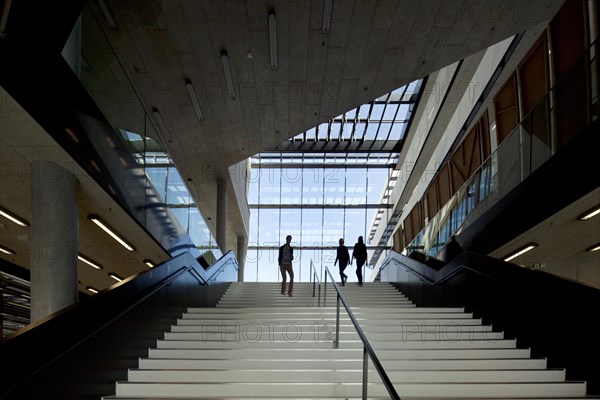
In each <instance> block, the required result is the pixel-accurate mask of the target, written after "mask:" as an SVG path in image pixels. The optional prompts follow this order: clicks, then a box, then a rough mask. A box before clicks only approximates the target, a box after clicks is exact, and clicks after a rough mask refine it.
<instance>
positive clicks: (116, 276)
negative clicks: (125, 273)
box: [108, 272, 123, 282]
mask: <svg viewBox="0 0 600 400" xmlns="http://www.w3.org/2000/svg"><path fill="white" fill-rule="evenodd" d="M108 276H110V277H111V278H113V279H114V280H115V281H117V282H122V281H123V278H121V277H120V276H119V275H117V274H115V273H114V272H111V273H110V274H108Z"/></svg>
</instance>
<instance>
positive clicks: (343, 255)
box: [333, 239, 352, 286]
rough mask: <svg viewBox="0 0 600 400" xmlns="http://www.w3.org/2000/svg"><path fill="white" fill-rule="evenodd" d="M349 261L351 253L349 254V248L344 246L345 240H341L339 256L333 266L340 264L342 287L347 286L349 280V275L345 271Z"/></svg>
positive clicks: (338, 250) (338, 249)
mask: <svg viewBox="0 0 600 400" xmlns="http://www.w3.org/2000/svg"><path fill="white" fill-rule="evenodd" d="M349 260H350V253H348V248H347V247H346V246H344V239H340V245H339V246H338V248H337V256H336V257H335V261H334V262H333V265H334V266H335V264H337V262H338V261H339V262H340V278H341V280H342V286H345V285H346V280H348V275H346V274H345V273H344V270H345V269H346V266H347V265H348V261H349ZM351 264H352V263H351Z"/></svg>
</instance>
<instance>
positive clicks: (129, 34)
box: [83, 0, 563, 248]
mask: <svg viewBox="0 0 600 400" xmlns="http://www.w3.org/2000/svg"><path fill="white" fill-rule="evenodd" d="M106 3H107V5H108V9H109V10H110V12H111V14H112V17H113V18H114V21H115V22H116V26H113V29H111V27H110V26H109V22H108V20H107V19H106V18H105V16H104V14H103V13H102V11H101V9H100V8H99V7H98V4H97V3H96V2H95V1H90V2H89V3H88V4H89V7H90V9H91V11H92V12H93V14H94V16H95V19H96V21H97V22H95V23H96V24H97V25H99V27H100V29H101V30H102V35H100V34H99V33H96V39H102V40H104V39H103V38H102V37H105V40H106V41H107V42H108V45H106V44H105V43H104V44H100V43H98V45H95V46H85V45H84V47H83V49H84V50H83V54H84V57H85V58H86V61H88V63H89V65H90V67H91V70H90V71H92V72H93V71H94V70H95V69H99V70H100V71H102V73H104V74H105V71H107V70H106V68H105V66H106V65H110V66H112V70H117V69H121V71H119V74H120V73H122V72H123V71H124V79H125V81H126V82H127V85H126V86H128V85H129V83H131V85H132V87H133V91H131V89H129V88H125V89H123V90H122V91H121V90H118V91H116V92H113V94H111V95H110V97H113V98H114V97H115V96H114V93H118V95H121V96H122V95H125V96H129V93H131V94H132V95H133V97H137V98H138V99H139V104H141V108H142V109H143V110H145V112H146V113H147V114H148V115H150V116H151V122H152V124H153V125H154V126H155V127H156V126H158V123H157V121H156V119H155V118H154V116H153V113H152V110H153V109H154V108H156V109H158V110H159V111H160V114H161V116H162V118H163V120H164V122H165V125H166V127H167V129H168V131H169V134H170V136H171V137H172V141H169V140H168V139H167V138H163V139H164V144H165V146H166V148H167V150H168V151H169V153H170V155H171V156H172V158H173V160H174V161H175V164H176V165H177V168H178V169H179V171H180V172H181V175H182V176H183V177H184V179H187V178H189V179H193V181H194V182H195V183H196V186H197V188H198V191H199V196H198V198H197V199H196V200H197V203H198V204H199V206H200V209H201V210H202V212H203V214H204V215H205V217H211V218H212V219H213V220H214V219H215V217H216V215H215V210H216V196H215V193H216V184H215V181H216V178H217V177H218V176H219V175H221V174H222V173H223V171H224V170H225V168H226V167H228V166H230V165H232V164H234V163H237V162H239V161H241V160H244V159H246V158H248V157H250V156H252V155H254V154H256V153H258V152H260V151H263V150H268V149H272V148H274V147H275V146H276V145H277V144H278V143H280V142H282V141H283V140H286V139H288V138H290V137H292V136H294V135H296V134H298V133H300V132H302V131H304V130H306V129H309V128H312V127H314V126H316V125H318V124H319V123H322V122H324V121H327V120H328V119H330V118H332V117H335V116H337V115H339V114H342V113H344V112H346V111H348V110H350V109H352V108H354V107H356V106H358V105H360V104H364V103H366V102H369V101H371V100H373V99H374V98H376V97H379V96H381V95H383V94H385V93H387V92H389V91H391V90H393V89H396V88H398V87H401V86H402V85H404V84H407V83H409V82H411V81H413V80H414V79H417V78H422V77H424V76H426V75H428V74H429V73H431V72H434V71H436V70H438V69H440V68H441V67H444V66H446V65H449V64H451V63H452V62H454V61H457V60H459V59H462V58H464V57H466V56H468V55H470V54H473V53H475V52H477V51H479V50H481V49H484V48H486V47H488V46H490V45H492V44H495V43H497V42H499V41H501V40H503V39H505V38H507V37H510V36H512V35H514V34H516V33H518V32H522V31H524V30H526V29H527V28H529V27H531V26H533V25H535V24H537V23H540V22H543V21H546V20H548V19H549V18H551V17H552V16H553V15H554V14H555V13H556V11H557V10H558V8H559V7H560V5H561V4H562V3H563V0H533V1H522V0H503V1H494V2H490V1H450V2H440V1H432V0H430V1H416V0H415V1H402V2H399V1H396V0H379V1H373V0H370V1H368V0H336V1H334V2H333V9H332V14H331V26H330V30H329V32H328V33H323V31H322V26H323V13H324V11H323V9H324V1H322V0H312V1H309V0H306V1H292V0H289V1H277V2H275V1H223V2H213V1H186V0H182V1H176V0H170V1H159V0H149V1H143V2H138V1H129V2H120V1H106ZM269 11H274V12H275V14H276V18H277V58H278V67H277V69H272V68H271V63H270V57H269V35H268V23H267V19H268V13H269ZM84 18H86V17H84ZM85 21H86V20H85V19H84V24H83V26H84V30H85V29H86V24H85ZM84 32H85V31H84ZM101 36H102V37H101ZM85 40H86V38H85V35H84V44H85ZM223 51H226V52H227V54H228V57H229V61H230V65H231V73H232V76H233V84H234V87H235V93H236V97H235V99H232V98H230V97H229V95H228V90H227V84H226V81H225V74H224V72H223V65H222V63H221V53H222V52H223ZM111 52H112V53H114V54H116V56H117V59H118V63H115V62H113V61H110V58H111V55H110V54H109V53H111ZM97 53H101V54H97ZM103 57H104V61H110V62H109V63H108V64H107V63H106V62H103ZM96 63H99V64H96ZM95 64H96V65H95ZM105 77H106V74H105ZM109 79H112V78H111V77H109ZM119 79H120V80H122V81H123V79H122V78H119ZM186 79H189V80H190V81H191V82H192V84H193V86H194V90H195V92H196V95H197V97H198V99H199V102H200V105H201V108H202V112H203V114H204V119H203V120H198V118H197V116H196V113H195V111H194V108H193V106H192V103H191V101H190V97H189V95H188V92H187V89H186V86H185V80H186ZM135 107H136V111H135V112H136V114H135V115H136V116H141V115H142V114H141V113H140V110H139V105H138V104H136V105H135ZM105 108H106V111H113V112H110V113H109V119H111V116H112V115H113V114H114V115H115V117H116V121H123V122H125V121H126V119H127V118H128V117H127V116H124V117H123V110H114V109H113V110H110V109H109V108H110V106H109V105H107V106H106V107H105ZM113 108H114V107H113ZM129 126H131V127H132V130H134V129H135V128H136V126H133V125H131V124H130V125H129ZM137 132H140V130H137ZM163 136H164V134H163ZM198 183H200V185H198ZM230 193H232V195H233V192H232V191H230ZM234 203H235V202H233V201H232V202H230V204H234ZM229 211H230V212H229V219H230V221H229V232H228V233H229V234H228V237H229V240H228V242H229V243H230V244H231V246H230V245H229V244H228V247H229V248H234V243H235V242H234V241H235V238H236V237H237V236H245V229H244V224H243V222H242V219H241V216H240V214H239V210H238V209H237V207H234V206H232V207H230V210H229Z"/></svg>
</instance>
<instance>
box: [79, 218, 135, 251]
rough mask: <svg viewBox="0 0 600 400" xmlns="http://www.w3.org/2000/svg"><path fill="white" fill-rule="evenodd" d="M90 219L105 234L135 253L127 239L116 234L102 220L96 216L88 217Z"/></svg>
mask: <svg viewBox="0 0 600 400" xmlns="http://www.w3.org/2000/svg"><path fill="white" fill-rule="evenodd" d="M88 219H89V220H90V221H92V222H93V223H95V224H96V225H98V226H99V227H100V228H101V229H102V230H103V231H104V232H106V233H108V234H109V235H110V236H111V237H112V238H113V239H115V240H116V241H117V242H119V243H120V244H121V246H123V247H125V248H126V249H127V250H129V251H135V248H134V247H133V246H132V245H131V244H129V243H128V242H127V241H126V240H125V239H123V238H122V237H121V236H119V235H118V234H117V233H115V232H114V230H112V229H111V228H110V227H109V226H108V225H107V224H106V223H105V222H104V221H102V219H101V218H100V217H99V216H97V215H94V214H90V215H88Z"/></svg>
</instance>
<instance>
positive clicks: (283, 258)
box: [277, 235, 294, 297]
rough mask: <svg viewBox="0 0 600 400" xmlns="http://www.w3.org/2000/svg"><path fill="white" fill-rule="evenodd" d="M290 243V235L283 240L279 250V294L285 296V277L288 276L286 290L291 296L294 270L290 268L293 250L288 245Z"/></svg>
mask: <svg viewBox="0 0 600 400" xmlns="http://www.w3.org/2000/svg"><path fill="white" fill-rule="evenodd" d="M291 242H292V235H287V236H286V238H285V244H284V245H283V246H281V247H280V248H279V257H278V259H277V261H278V262H279V271H280V272H281V277H282V278H283V280H282V281H281V294H285V284H286V280H287V275H289V276H290V287H289V289H288V296H290V297H291V296H292V290H293V289H294V270H293V268H292V260H293V259H294V248H293V247H292V246H291V245H290V243H291Z"/></svg>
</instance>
